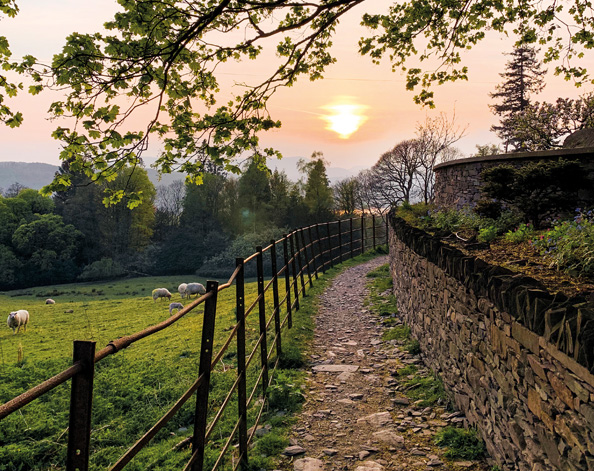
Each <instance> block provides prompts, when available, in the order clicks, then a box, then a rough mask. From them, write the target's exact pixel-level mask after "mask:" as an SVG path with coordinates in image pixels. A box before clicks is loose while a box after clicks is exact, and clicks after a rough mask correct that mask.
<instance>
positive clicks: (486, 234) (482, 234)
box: [478, 226, 499, 242]
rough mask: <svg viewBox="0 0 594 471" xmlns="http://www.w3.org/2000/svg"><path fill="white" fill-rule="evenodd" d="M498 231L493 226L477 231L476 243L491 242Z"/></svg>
mask: <svg viewBox="0 0 594 471" xmlns="http://www.w3.org/2000/svg"><path fill="white" fill-rule="evenodd" d="M498 234H499V230H498V229H497V227H495V226H487V227H483V228H482V229H479V234H478V241H479V242H491V241H492V240H493V239H495V238H496V237H497V235H498Z"/></svg>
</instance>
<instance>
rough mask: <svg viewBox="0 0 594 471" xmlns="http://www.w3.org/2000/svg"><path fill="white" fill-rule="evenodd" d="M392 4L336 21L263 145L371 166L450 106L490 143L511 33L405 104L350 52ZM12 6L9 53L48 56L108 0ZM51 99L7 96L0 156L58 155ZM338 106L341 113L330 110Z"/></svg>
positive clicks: (383, 77) (385, 72)
mask: <svg viewBox="0 0 594 471" xmlns="http://www.w3.org/2000/svg"><path fill="white" fill-rule="evenodd" d="M390 3H391V2H389V1H386V0H373V1H369V2H365V3H364V4H363V5H361V6H360V7H358V8H357V9H356V10H354V11H352V12H351V13H350V14H349V15H348V18H346V19H345V20H344V21H343V22H342V23H341V24H340V25H339V28H338V33H337V35H336V37H335V38H334V45H335V46H334V54H335V56H336V57H337V58H338V63H337V64H335V65H333V66H331V67H329V68H328V69H327V72H326V74H325V79H324V80H321V81H316V82H309V81H307V79H301V80H300V82H299V83H298V84H297V85H296V86H294V87H292V88H288V89H283V90H281V91H280V92H278V93H277V94H276V95H275V96H274V97H273V99H272V100H271V101H270V102H269V106H268V109H269V111H270V112H271V114H272V117H273V118H275V119H280V120H281V121H282V122H283V127H282V129H280V130H275V131H273V132H269V133H267V134H264V135H262V144H263V145H264V146H272V147H275V148H277V149H278V150H280V151H281V152H282V153H283V155H285V156H287V157H307V156H309V155H311V154H312V152H313V151H321V152H323V154H324V156H325V158H326V159H327V160H328V161H329V162H330V164H331V165H332V166H334V167H344V168H351V167H369V166H371V165H373V164H374V163H375V162H376V161H377V159H378V158H379V156H380V155H381V154H382V153H383V152H385V151H386V150H388V149H390V148H391V147H392V146H393V145H394V144H396V143H397V142H399V141H401V140H403V139H409V138H412V137H414V132H415V127H416V123H418V122H420V121H423V120H424V119H425V116H435V115H436V114H437V113H439V112H444V113H447V114H449V115H451V114H452V113H453V112H454V110H455V113H456V120H457V123H458V124H459V125H460V126H461V127H467V131H466V136H465V137H464V138H463V139H462V140H461V141H460V142H459V148H460V149H461V150H462V151H463V152H464V153H465V154H467V155H468V154H470V153H472V152H474V150H475V145H476V144H488V143H497V138H496V136H495V135H494V134H493V133H491V132H490V131H489V127H490V126H491V125H492V124H494V123H496V122H497V119H496V118H495V117H494V116H493V115H492V114H491V112H490V111H489V108H488V106H487V105H488V104H489V103H491V99H490V97H489V93H490V92H493V91H494V90H495V86H496V85H497V84H498V83H500V77H499V75H498V74H499V73H500V72H503V70H504V66H505V63H506V61H507V60H508V58H507V57H506V56H505V55H503V53H504V52H509V51H510V50H511V47H512V43H513V39H509V38H508V39H505V38H501V37H499V36H496V35H493V36H490V37H488V39H487V40H486V41H485V42H484V43H483V44H480V45H479V46H477V47H476V48H475V49H474V50H472V51H470V52H469V53H467V54H466V55H465V56H464V60H465V63H466V64H467V65H468V66H469V67H470V80H469V81H468V82H460V83H456V84H449V85H446V86H442V87H438V88H436V89H435V92H436V105H437V108H436V109H435V110H428V109H423V108H420V107H419V106H418V105H415V104H414V103H413V100H412V97H413V93H411V92H407V91H406V90H405V83H404V77H403V76H402V75H400V74H399V73H392V72H391V71H390V65H389V64H388V63H387V62H386V63H384V64H382V65H381V66H376V65H373V64H372V63H371V61H370V59H369V58H367V57H361V56H359V55H358V53H357V49H358V46H357V41H358V39H359V38H360V37H361V36H363V35H365V34H366V30H365V28H363V27H361V26H359V22H360V18H361V15H362V14H363V13H364V12H366V11H368V12H369V11H370V9H374V10H375V11H381V10H382V9H383V8H385V7H386V6H387V5H389V4H390ZM19 7H20V9H21V12H20V13H19V15H18V16H17V18H15V19H3V20H2V21H1V22H0V28H1V31H2V34H3V35H5V36H7V38H8V40H9V42H10V44H11V48H12V51H13V55H14V57H15V58H20V57H21V56H22V55H23V54H32V55H34V56H35V57H37V58H38V59H40V60H42V61H47V62H49V61H50V60H51V57H52V55H53V54H54V53H56V52H58V51H59V50H60V48H61V46H62V44H63V42H64V38H65V37H66V36H67V35H68V34H69V33H70V32H73V31H78V32H80V33H83V32H92V31H96V30H98V29H101V25H102V24H103V22H105V21H107V20H109V19H110V18H111V16H112V15H113V13H114V12H115V11H116V3H115V1H113V0H21V1H20V2H19ZM590 54H592V53H590ZM265 56H266V55H265ZM267 56H268V57H264V58H263V61H262V62H256V63H247V64H242V65H241V66H240V67H238V66H231V67H230V68H229V69H228V71H226V72H225V73H224V75H221V76H220V77H219V79H220V81H221V86H222V91H223V95H225V94H227V95H228V96H232V95H235V94H237V93H238V91H239V88H238V87H237V86H236V85H235V83H236V82H244V81H245V82H248V83H249V82H254V83H255V82H256V81H258V80H262V79H264V78H265V71H266V70H270V69H266V66H269V67H273V62H272V61H273V59H274V55H273V54H272V53H270V54H267ZM584 63H585V64H587V63H588V61H587V60H586V61H585V62H584ZM590 63H591V61H590ZM548 68H549V69H552V68H553V67H552V66H551V65H549V66H548ZM591 90H592V87H591V88H590V89H584V88H582V89H579V90H578V89H575V87H573V86H572V84H571V83H568V82H565V81H564V80H562V79H560V78H558V77H553V76H552V74H549V77H548V78H547V87H546V88H545V90H544V92H543V93H541V94H540V95H538V96H535V97H533V99H534V100H538V101H543V100H546V101H554V100H555V99H556V98H557V97H558V96H563V97H577V96H578V95H580V94H583V93H586V92H589V91H591ZM52 99H53V97H52V96H51V95H50V94H49V93H44V94H42V95H41V96H37V97H30V96H27V95H26V94H25V93H23V94H22V96H21V97H20V98H18V99H16V100H13V101H12V102H11V103H12V106H13V107H14V108H18V109H20V110H21V111H23V112H24V114H25V123H24V124H23V125H22V126H21V128H19V129H8V128H6V127H0V142H1V143H2V145H1V146H0V161H22V162H45V163H52V164H58V163H59V161H58V153H59V143H58V142H57V141H54V140H53V139H52V138H51V136H50V133H51V131H52V130H53V129H54V128H55V127H56V126H57V125H58V124H63V123H58V122H49V121H47V119H46V114H45V111H46V110H47V108H48V106H49V103H50V102H51V101H52ZM337 114H340V117H338V118H337V117H336V116H334V117H333V115H337ZM354 129H356V130H354ZM349 132H352V133H351V134H348V133H349ZM347 134H348V135H347ZM154 143H155V144H154V145H152V147H151V148H150V152H149V155H151V154H152V155H155V156H156V155H157V153H158V150H159V148H158V145H157V142H156V138H155V140H154Z"/></svg>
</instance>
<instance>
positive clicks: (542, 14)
mask: <svg viewBox="0 0 594 471" xmlns="http://www.w3.org/2000/svg"><path fill="white" fill-rule="evenodd" d="M362 1H363V0H341V1H324V2H322V1H318V2H312V3H301V2H298V3H294V2H289V1H286V0H282V1H278V2H274V3H269V2H231V1H228V2H223V3H216V2H212V3H204V2H197V1H191V2H179V1H175V0H167V1H162V2H153V1H152V0H140V1H135V2H130V1H121V2H120V4H121V11H119V12H118V13H116V14H115V16H114V18H113V19H112V20H111V21H109V22H107V23H106V25H105V27H106V28H107V30H108V31H107V32H106V33H99V32H97V33H88V34H81V33H73V34H71V35H70V36H68V38H67V39H66V44H65V45H64V47H63V49H62V51H61V52H59V53H58V54H56V55H55V56H54V57H53V60H52V62H51V64H38V63H37V60H36V59H35V58H34V57H32V56H25V57H24V58H23V60H22V61H16V62H14V61H11V52H10V48H9V45H8V42H7V40H6V38H5V37H0V66H1V67H2V69H3V70H5V71H7V70H10V71H13V72H16V73H22V74H27V75H28V76H29V77H30V78H31V79H32V81H33V84H32V85H31V86H30V87H29V89H28V90H29V92H30V93H31V94H34V95H36V94H38V93H40V92H41V91H42V90H43V89H44V88H56V89H60V90H64V91H65V92H66V96H65V98H63V99H59V100H58V101H55V102H54V103H52V104H51V105H50V115H51V116H52V117H53V118H71V119H70V121H68V122H66V123H60V125H59V126H58V127H57V129H56V130H55V131H54V133H53V135H54V137H55V138H56V139H59V140H61V141H62V142H63V151H62V152H61V159H62V160H63V161H67V162H69V163H70V164H71V166H72V168H73V171H75V172H84V173H85V175H86V176H88V177H90V178H91V179H92V180H94V181H95V180H110V179H111V178H112V177H113V175H115V174H117V173H118V172H119V171H121V170H122V169H123V168H124V167H125V166H135V165H137V164H138V163H139V161H140V159H141V157H142V153H143V152H144V151H145V150H146V149H147V148H148V144H149V138H150V137H152V136H156V137H158V138H160V139H161V140H162V142H163V148H164V150H163V152H162V154H161V155H160V156H159V159H158V160H157V162H156V166H157V167H158V168H159V169H160V170H161V171H162V172H164V173H170V172H172V171H175V170H177V169H179V170H181V171H183V172H186V173H188V174H189V175H190V178H191V179H193V180H195V181H198V182H199V181H200V180H201V178H202V173H203V171H204V168H205V165H206V164H207V163H208V162H214V163H215V164H217V165H220V166H223V167H224V168H225V170H227V171H231V172H238V171H239V167H238V166H237V165H236V164H235V163H234V162H233V158H234V157H236V156H239V155H241V154H243V153H246V152H255V153H257V154H260V155H263V156H265V157H272V156H275V155H278V153H277V152H275V151H274V150H273V149H268V148H264V149H261V148H260V146H259V144H260V141H259V137H258V135H259V134H260V133H261V132H264V131H267V130H270V129H273V128H276V127H278V126H280V123H279V122H278V121H276V120H275V119H273V118H272V117H271V116H270V115H269V113H268V109H267V101H268V99H269V98H270V97H271V96H272V95H273V94H274V93H275V91H276V90H277V89H278V88H279V87H283V86H291V85H293V84H294V83H295V82H296V80H297V79H298V78H299V77H300V76H306V77H309V78H310V79H311V80H316V79H319V78H321V77H322V76H323V74H324V72H325V70H326V68H327V67H328V66H329V65H331V64H332V63H334V62H335V58H334V57H333V56H332V54H331V46H332V37H333V35H334V34H335V32H336V30H337V27H338V24H339V22H340V20H341V19H342V18H343V16H345V15H346V14H348V13H349V12H350V11H351V10H352V9H354V7H356V6H357V5H359V4H360V3H362ZM17 12H18V9H17V5H16V3H15V2H14V1H13V0H9V1H4V2H2V4H1V10H0V13H2V14H3V15H6V16H9V17H11V16H14V15H15V14H16V13H17ZM583 12H584V6H583V5H582V4H581V3H580V2H579V1H577V0H574V1H571V2H568V3H567V4H561V5H559V4H558V3H553V2H548V3H546V4H544V5H543V4H541V3H539V2H529V3H527V4H526V3H525V2H522V3H518V2H514V1H509V2H508V3H506V4H503V5H502V4H500V3H498V2H490V1H485V0H474V1H473V2H471V3H470V4H466V3H460V2H450V3H447V4H444V3H443V2H440V1H437V0H431V1H428V2H423V3H418V2H414V1H405V2H403V3H394V4H393V5H391V6H390V7H388V8H387V9H386V11H383V12H378V13H374V14H365V15H364V16H363V19H362V21H363V24H364V25H365V26H367V27H368V28H370V30H371V34H370V35H369V36H368V37H365V38H362V39H361V40H360V42H359V51H360V52H361V53H362V54H364V55H369V56H370V57H371V60H372V61H373V62H379V61H380V60H381V59H382V58H383V57H385V56H387V60H389V61H390V62H391V65H392V68H393V69H394V70H396V69H398V70H401V71H403V72H405V73H406V77H407V78H406V87H407V88H408V89H410V90H414V89H416V90H417V92H418V93H417V95H416V97H415V101H417V102H418V103H427V104H429V105H433V92H432V91H430V87H431V85H432V84H443V83H446V82H449V81H455V80H466V79H467V78H468V68H467V67H466V66H465V65H464V64H463V58H462V55H461V51H466V50H467V49H471V48H472V47H473V46H474V45H475V44H476V43H478V42H479V41H480V40H482V39H483V38H484V37H485V31H487V30H492V31H496V32H498V33H500V34H507V33H508V31H509V30H512V31H513V32H514V33H516V34H517V35H518V41H517V45H518V46H523V45H526V44H528V45H530V44H535V43H539V44H542V45H543V46H544V47H548V48H547V49H546V52H545V58H544V60H545V61H555V62H556V63H558V64H559V65H558V67H557V68H556V72H557V73H560V74H562V75H564V76H565V78H567V79H574V81H575V82H576V83H577V84H584V83H587V82H588V81H590V80H591V79H590V77H589V75H588V74H587V71H586V69H585V68H583V67H581V66H579V65H576V64H575V63H574V61H575V60H578V59H579V58H581V57H582V50H583V49H589V48H590V47H591V44H592V40H593V32H592V28H593V23H594V20H593V19H592V18H591V17H590V16H588V15H587V14H584V13H583ZM558 23H563V24H568V27H567V28H559V27H557V26H556V25H557V24H558ZM238 28H241V29H242V31H243V34H240V35H236V36H234V35H231V34H224V33H228V32H233V31H235V30H237V29H238ZM574 30H576V31H578V32H579V33H578V34H573V31H574ZM221 33H223V36H224V38H225V39H224V40H223V39H220V38H221V36H220V35H221ZM274 42H276V47H274ZM269 47H270V48H272V49H275V50H276V53H277V63H276V66H275V67H273V68H272V71H271V73H270V74H269V75H266V76H265V77H264V78H263V79H261V81H259V82H256V83H255V84H247V86H246V87H245V89H244V92H243V93H240V94H238V95H236V96H235V97H233V98H232V99H231V100H230V101H227V102H225V103H222V104H221V103H218V101H217V99H218V98H219V97H218V92H219V88H220V83H219V81H218V78H217V74H218V73H219V69H223V70H224V67H223V66H222V65H223V64H224V63H225V62H230V61H240V60H257V59H259V58H260V57H261V56H263V55H267V54H263V52H265V51H267V50H268V48H269ZM412 56H415V58H414V60H413V58H412ZM434 58H435V59H436V60H437V61H438V62H439V64H438V66H437V67H436V65H435V64H434V63H433V62H434V61H431V63H427V62H425V61H427V60H429V59H434ZM570 59H571V61H570ZM411 61H412V64H409V62H411ZM425 64H427V65H426V66H425ZM223 73H224V72H223ZM0 87H1V88H0V91H1V93H0V97H1V100H2V102H0V120H2V121H3V122H5V124H7V125H9V126H18V125H19V124H20V122H21V121H22V115H21V114H20V113H19V112H13V111H12V110H11V109H10V108H9V107H8V106H7V105H6V104H5V103H4V99H5V97H8V98H12V97H14V96H15V95H16V94H17V93H18V92H19V90H21V89H22V88H23V85H22V84H19V83H16V84H15V83H12V82H11V81H10V80H7V79H6V78H5V77H2V80H0ZM70 184H71V179H70V178H69V176H68V175H57V176H56V178H55V180H54V182H53V183H52V184H51V185H49V186H48V187H46V189H45V191H46V192H48V193H49V192H56V191H63V190H64V189H65V188H66V187H67V186H69V185H70ZM133 192H134V190H132V191H130V193H133ZM108 197H109V198H110V201H115V200H117V199H118V198H119V196H118V195H114V194H112V195H110V196H108ZM129 201H132V200H129Z"/></svg>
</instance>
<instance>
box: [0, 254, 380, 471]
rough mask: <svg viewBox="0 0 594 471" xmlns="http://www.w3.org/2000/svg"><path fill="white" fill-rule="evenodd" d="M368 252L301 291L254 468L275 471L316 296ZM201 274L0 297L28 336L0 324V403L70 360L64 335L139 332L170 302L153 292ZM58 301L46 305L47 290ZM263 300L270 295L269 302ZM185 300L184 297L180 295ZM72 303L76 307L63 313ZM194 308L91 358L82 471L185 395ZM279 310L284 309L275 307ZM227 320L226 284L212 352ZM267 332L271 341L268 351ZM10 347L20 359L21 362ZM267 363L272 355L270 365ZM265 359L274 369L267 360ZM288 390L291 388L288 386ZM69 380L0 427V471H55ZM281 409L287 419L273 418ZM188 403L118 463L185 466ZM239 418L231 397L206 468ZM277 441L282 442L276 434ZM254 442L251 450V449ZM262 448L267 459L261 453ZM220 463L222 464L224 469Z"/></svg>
mask: <svg viewBox="0 0 594 471" xmlns="http://www.w3.org/2000/svg"><path fill="white" fill-rule="evenodd" d="M373 256H375V255H374V254H367V255H365V256H362V257H358V258H357V260H355V261H347V262H345V263H343V264H342V265H341V266H340V268H335V269H333V270H330V271H328V272H327V273H326V275H325V276H320V279H319V280H318V281H315V282H314V283H315V285H314V287H313V288H311V289H309V288H308V290H307V294H308V296H307V297H305V298H300V303H301V309H300V310H299V311H297V312H293V328H292V329H291V330H286V327H285V330H284V331H283V344H282V346H283V355H282V358H281V359H280V361H279V368H278V369H277V370H276V378H277V379H276V380H275V382H274V384H273V387H272V388H271V391H270V397H271V398H272V399H273V400H272V401H271V404H270V405H269V406H268V409H267V410H266V411H265V414H264V415H263V417H262V419H261V421H260V423H261V425H263V424H264V423H268V424H270V425H272V427H273V428H272V432H271V433H272V434H274V435H275V436H276V437H280V438H279V439H278V440H276V441H275V439H272V438H267V439H265V441H264V443H263V444H262V445H256V446H257V447H262V449H263V450H264V451H262V453H256V452H255V453H252V454H250V458H251V457H252V456H254V460H253V464H254V465H257V466H258V467H259V468H258V469H260V468H264V469H274V466H275V459H274V458H273V457H270V456H268V454H269V453H271V451H270V450H271V449H272V448H274V449H275V450H276V449H277V448H278V447H280V446H281V444H282V443H285V441H284V440H285V439H286V437H287V436H288V427H290V425H291V424H292V423H293V421H294V418H293V417H292V416H291V415H290V412H291V411H295V410H298V409H299V406H300V402H301V400H302V399H303V396H302V394H301V392H300V391H301V388H302V384H303V381H304V378H303V372H301V371H299V370H295V369H291V368H295V367H299V366H302V365H303V364H304V358H305V356H304V355H305V353H306V350H307V345H308V344H309V343H310V342H311V339H312V336H313V328H314V324H313V319H312V317H313V314H315V312H316V311H317V295H318V294H320V293H321V292H322V291H323V289H324V288H325V286H326V285H327V283H328V282H329V280H330V279H331V278H332V277H333V276H335V275H336V274H338V273H339V272H340V271H341V270H342V269H344V268H346V267H348V266H351V265H355V264H357V263H361V262H363V261H366V260H368V259H370V258H372V257H373ZM187 281H200V282H203V283H204V280H200V279H196V277H194V276H191V277H158V278H138V279H127V280H119V281H115V282H109V283H82V284H71V285H60V286H50V287H41V288H32V289H27V290H19V291H11V292H4V293H2V294H0V309H1V310H3V311H4V312H5V313H6V315H8V312H10V311H13V310H16V309H27V310H28V311H29V313H30V317H31V318H30V323H29V327H28V329H27V332H26V333H24V334H23V333H20V334H18V335H13V334H12V331H11V330H10V329H8V328H7V327H5V328H3V329H2V330H0V403H4V402H6V401H7V400H10V399H12V398H13V397H15V396H17V395H19V394H21V393H23V392H25V391H26V390H28V389H30V388H31V387H33V386H35V385H37V384H39V383H40V382H42V381H44V380H45V379H47V378H49V377H51V376H53V375H55V374H56V373H58V372H60V371H62V370H63V369H65V368H66V367H67V366H69V365H70V364H71V363H72V341H73V340H75V339H76V340H92V341H95V342H97V349H100V348H102V347H104V346H105V345H106V344H107V343H108V342H109V341H110V340H112V339H115V338H118V337H121V336H124V335H129V334H132V333H134V332H137V331H140V330H142V329H144V328H146V327H148V326H150V325H154V324H156V323H158V322H161V321H162V320H164V319H166V318H167V317H169V312H168V304H169V302H168V301H157V302H156V303H155V302H153V300H152V298H151V291H152V289H154V288H155V287H166V288H168V289H169V290H170V291H171V292H172V294H173V298H172V301H181V299H180V296H179V294H178V293H177V285H178V284H179V283H181V282H187ZM281 286H284V283H281ZM256 291H257V286H256V283H250V284H248V285H246V305H248V306H249V304H251V302H252V301H253V300H254V299H255V298H256ZM50 296H51V297H52V298H53V299H55V301H56V304H55V305H45V304H44V303H45V299H46V298H47V297H50ZM268 298H270V299H268ZM271 298H272V296H271V295H270V296H267V300H266V304H267V313H268V315H270V313H271V312H272V306H271V304H272V301H271ZM182 302H183V303H184V304H186V302H187V301H182ZM69 310H73V311H74V312H73V313H67V312H65V311H69ZM202 312H203V306H199V307H198V308H196V309H195V310H194V311H192V312H190V313H189V314H187V315H186V316H184V318H182V319H180V320H179V321H178V322H177V323H176V324H174V325H173V326H171V327H169V328H167V329H165V330H164V331H161V332H159V333H157V334H154V335H152V336H150V337H147V338H145V339H142V340H140V341H139V342H136V343H135V344H133V345H132V346H131V347H129V348H127V349H125V350H123V351H121V352H118V353H117V354H115V355H112V356H110V357H107V358H106V359H104V360H103V361H101V362H100V363H98V364H97V365H96V370H95V382H94V398H93V416H92V433H91V459H90V469H91V470H99V469H107V468H108V467H109V466H110V465H112V464H113V463H114V462H115V461H116V460H117V459H118V458H119V457H120V456H121V455H122V454H123V453H124V452H125V451H126V450H127V449H128V448H129V447H130V446H131V445H132V444H133V443H134V442H135V441H136V440H137V439H138V438H140V437H141V436H142V435H143V434H144V433H145V432H146V431H147V430H148V429H149V428H150V427H151V426H152V425H153V424H154V423H155V422H156V421H157V420H158V419H159V418H160V417H161V416H162V415H163V414H164V413H165V412H166V411H167V410H168V409H169V408H170V407H171V405H172V404H173V403H174V402H175V401H176V400H177V399H178V398H179V396H181V394H182V393H183V392H184V391H185V390H187V388H188V387H189V386H190V385H191V384H192V382H193V381H194V380H195V379H196V377H197V372H198V363H199V352H200V339H201V330H202ZM282 316H284V312H283V313H282ZM234 324H235V289H234V287H231V288H229V289H226V290H223V291H221V292H220V293H219V303H218V309H217V318H216V329H215V339H214V349H213V350H214V352H217V351H218V350H219V349H220V347H221V345H222V344H223V342H224V341H225V340H226V338H227V336H228V335H229V331H230V329H231V328H232V326H233V325H234ZM258 332H259V329H258V315H257V313H256V312H253V313H252V314H250V315H249V316H248V319H247V326H246V333H247V344H248V345H247V352H248V353H249V352H250V351H251V350H252V348H253V346H254V345H255V343H256V341H257V338H258ZM271 342H272V335H269V336H268V346H269V349H270V345H271ZM19 350H20V351H22V361H19V356H18V355H19ZM274 360H275V359H274V358H273V359H272V361H274ZM259 363H260V358H259V354H256V356H255V357H254V360H253V361H252V365H251V367H250V370H249V371H248V375H247V383H248V384H247V388H248V395H249V394H250V392H251V390H252V388H253V387H254V386H255V382H256V379H257V374H258V368H259ZM271 366H272V365H271ZM236 374H237V373H236V349H235V347H233V344H232V346H231V347H230V348H229V350H228V351H227V353H226V355H225V357H224V359H223V362H222V363H219V364H218V365H217V366H216V368H215V370H214V372H213V376H212V381H211V388H210V396H209V398H210V399H209V414H210V415H211V416H212V414H213V412H214V411H216V409H217V408H218V406H219V405H220V404H221V402H222V401H223V399H224V397H225V396H226V393H227V391H228V390H229V388H230V387H231V385H232V384H233V382H234V380H235V378H236ZM290 385H293V386H290ZM69 396H70V384H69V382H68V383H66V384H64V385H62V386H59V387H57V388H56V389H54V390H53V391H51V392H49V393H47V394H46V395H44V396H42V397H41V398H39V399H37V400H35V401H33V402H32V403H31V404H29V405H27V406H26V407H24V408H23V409H21V410H20V411H19V412H17V413H15V414H12V415H11V416H9V417H7V418H6V419H4V420H2V422H0V443H2V447H0V471H3V470H13V469H15V470H19V469H23V470H24V469H27V470H34V471H37V470H47V469H52V470H62V469H64V468H65V466H64V464H65V454H66V446H67V439H68V433H67V426H68V407H69V406H68V404H69V399H70V397H69ZM258 396H259V392H258V393H257V395H256V400H254V401H253V404H252V407H251V408H250V409H249V411H248V427H251V426H252V425H253V424H254V422H255V417H256V414H257V411H258V409H259V403H258V400H257V399H258ZM280 408H282V410H283V411H286V412H287V414H284V415H283V414H277V412H278V410H279V409H280ZM194 409H195V399H194V398H193V399H190V400H189V401H188V402H187V403H186V404H185V405H184V407H182V409H181V410H180V411H179V412H178V413H177V414H176V415H175V417H174V418H173V419H172V421H171V422H169V424H168V425H167V426H166V427H165V428H164V429H163V430H162V431H161V432H159V433H158V434H157V436H156V437H155V438H154V439H153V440H152V441H151V442H150V445H149V446H148V447H147V448H145V449H144V450H143V451H141V452H140V453H139V454H138V455H137V456H136V457H135V458H134V459H133V460H132V462H131V463H130V464H129V465H127V467H126V469H127V470H146V469H151V470H170V469H182V468H183V466H184V463H185V462H187V460H188V459H189V456H190V450H189V448H182V449H176V448H175V446H176V445H177V444H178V443H179V442H180V441H182V440H183V439H185V438H187V437H190V436H191V435H192V431H193V417H194ZM236 420H237V400H236V397H234V398H233V399H232V401H231V403H230V404H229V406H228V407H227V409H226V411H225V412H224V414H223V416H222V419H221V421H220V422H219V424H218V425H217V426H216V427H215V428H214V430H213V433H212V435H211V439H210V444H209V446H208V448H207V452H206V457H205V469H208V468H209V467H212V464H213V463H214V460H215V459H216V457H217V455H218V452H217V448H218V447H219V446H221V445H222V444H223V443H224V442H225V440H226V438H227V436H228V434H229V432H230V430H231V429H232V428H233V426H234V425H235V421H236ZM283 437H284V438H283ZM256 449H258V448H256ZM262 455H266V456H262ZM229 463H230V459H227V461H226V463H225V466H223V468H225V467H227V465H229Z"/></svg>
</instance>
